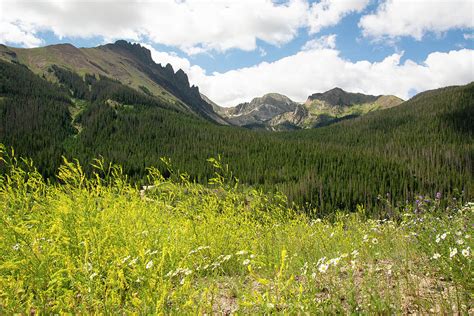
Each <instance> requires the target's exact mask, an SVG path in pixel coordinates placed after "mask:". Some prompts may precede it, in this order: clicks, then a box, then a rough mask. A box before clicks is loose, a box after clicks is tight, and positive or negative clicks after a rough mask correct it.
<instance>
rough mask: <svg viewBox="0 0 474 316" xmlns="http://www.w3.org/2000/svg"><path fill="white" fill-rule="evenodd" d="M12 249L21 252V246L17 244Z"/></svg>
mask: <svg viewBox="0 0 474 316" xmlns="http://www.w3.org/2000/svg"><path fill="white" fill-rule="evenodd" d="M12 248H13V250H15V251H18V250H20V244H15V245H14V246H13V247H12Z"/></svg>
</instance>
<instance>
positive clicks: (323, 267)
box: [318, 263, 329, 273]
mask: <svg viewBox="0 0 474 316" xmlns="http://www.w3.org/2000/svg"><path fill="white" fill-rule="evenodd" d="M328 268H329V264H325V263H321V264H320V265H319V268H318V270H319V272H321V273H326V271H327V270H328Z"/></svg>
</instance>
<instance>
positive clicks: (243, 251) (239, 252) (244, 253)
mask: <svg viewBox="0 0 474 316" xmlns="http://www.w3.org/2000/svg"><path fill="white" fill-rule="evenodd" d="M235 254H236V255H237V256H243V255H246V254H247V250H240V251H237V252H236V253H235Z"/></svg>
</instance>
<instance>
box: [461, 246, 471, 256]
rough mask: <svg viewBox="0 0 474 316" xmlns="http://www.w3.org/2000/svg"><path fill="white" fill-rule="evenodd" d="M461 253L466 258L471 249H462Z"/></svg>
mask: <svg viewBox="0 0 474 316" xmlns="http://www.w3.org/2000/svg"><path fill="white" fill-rule="evenodd" d="M461 252H462V255H463V256H464V257H466V258H467V257H469V256H470V255H471V248H469V247H467V248H466V249H463V250H462V251H461Z"/></svg>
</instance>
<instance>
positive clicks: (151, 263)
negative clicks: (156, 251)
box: [145, 260, 153, 270]
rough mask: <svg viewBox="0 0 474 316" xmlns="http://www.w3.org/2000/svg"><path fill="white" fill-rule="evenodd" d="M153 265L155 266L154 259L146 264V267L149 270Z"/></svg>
mask: <svg viewBox="0 0 474 316" xmlns="http://www.w3.org/2000/svg"><path fill="white" fill-rule="evenodd" d="M151 267H153V260H150V261H148V263H147V264H146V267H145V268H146V269H147V270H148V269H150V268H151Z"/></svg>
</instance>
